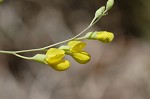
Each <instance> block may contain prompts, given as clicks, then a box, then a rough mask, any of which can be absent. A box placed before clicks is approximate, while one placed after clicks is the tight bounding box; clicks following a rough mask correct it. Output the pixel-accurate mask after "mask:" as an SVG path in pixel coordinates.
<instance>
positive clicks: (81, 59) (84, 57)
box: [71, 52, 91, 64]
mask: <svg viewBox="0 0 150 99" xmlns="http://www.w3.org/2000/svg"><path fill="white" fill-rule="evenodd" d="M71 56H72V57H73V58H74V59H75V60H76V61H77V62H78V63H80V64H85V63H87V62H89V60H90V59H91V57H90V55H89V54H88V53H87V52H81V53H72V55H71Z"/></svg>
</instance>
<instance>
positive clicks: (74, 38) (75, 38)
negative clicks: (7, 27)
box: [0, 12, 105, 59]
mask: <svg viewBox="0 0 150 99" xmlns="http://www.w3.org/2000/svg"><path fill="white" fill-rule="evenodd" d="M104 15H105V12H104V14H103V15H101V16H100V17H99V18H98V19H97V20H95V19H93V20H95V22H94V21H93V20H92V22H91V23H90V25H89V26H88V27H87V28H85V29H84V30H83V31H81V32H80V33H79V34H77V35H76V36H74V37H72V38H70V39H67V40H64V41H61V42H58V43H55V44H52V45H49V46H46V47H42V48H36V49H29V50H20V51H1V50H0V53H3V54H13V55H16V56H18V57H20V58H24V59H25V58H27V59H28V57H23V56H21V55H19V54H17V53H25V52H35V51H44V50H46V49H48V48H50V47H53V46H56V45H60V44H62V43H65V42H69V41H72V40H82V39H85V37H80V38H77V37H79V36H80V35H82V34H83V33H84V32H85V31H87V30H88V29H89V28H91V27H92V26H93V25H94V24H95V23H97V22H98V21H99V20H100V18H101V17H102V16H104Z"/></svg>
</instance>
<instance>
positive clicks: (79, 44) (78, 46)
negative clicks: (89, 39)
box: [68, 41, 86, 52]
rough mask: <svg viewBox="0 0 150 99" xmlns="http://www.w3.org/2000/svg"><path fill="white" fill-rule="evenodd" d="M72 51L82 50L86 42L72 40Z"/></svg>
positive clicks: (70, 44) (69, 44)
mask: <svg viewBox="0 0 150 99" xmlns="http://www.w3.org/2000/svg"><path fill="white" fill-rule="evenodd" d="M68 46H70V51H71V52H81V51H82V50H83V48H84V47H85V46H86V44H85V43H84V42H82V41H70V42H69V43H68Z"/></svg>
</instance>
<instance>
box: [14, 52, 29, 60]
mask: <svg viewBox="0 0 150 99" xmlns="http://www.w3.org/2000/svg"><path fill="white" fill-rule="evenodd" d="M14 55H15V56H17V57H20V58H23V59H27V60H31V59H32V57H26V56H22V55H19V54H16V53H15V54H14Z"/></svg>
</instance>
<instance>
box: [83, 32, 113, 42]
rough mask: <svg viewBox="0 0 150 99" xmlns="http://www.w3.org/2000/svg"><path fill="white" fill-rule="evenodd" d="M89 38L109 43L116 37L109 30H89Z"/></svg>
mask: <svg viewBox="0 0 150 99" xmlns="http://www.w3.org/2000/svg"><path fill="white" fill-rule="evenodd" d="M85 36H87V38H88V39H93V40H99V41H101V42H103V43H109V42H111V41H112V40H113V39H114V34H113V33H111V32H107V31H99V32H97V31H96V32H89V33H87V35H85Z"/></svg>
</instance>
